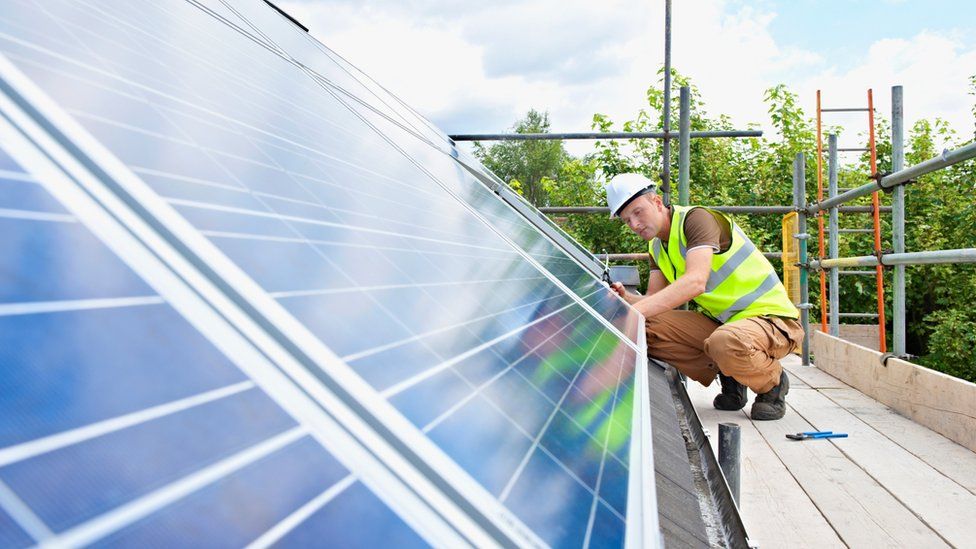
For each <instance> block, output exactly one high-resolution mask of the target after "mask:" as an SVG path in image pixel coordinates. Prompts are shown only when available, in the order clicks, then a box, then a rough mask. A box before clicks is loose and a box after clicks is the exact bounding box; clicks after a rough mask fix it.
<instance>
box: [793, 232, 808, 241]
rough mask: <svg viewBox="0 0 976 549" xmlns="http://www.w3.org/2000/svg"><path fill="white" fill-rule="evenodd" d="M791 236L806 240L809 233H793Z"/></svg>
mask: <svg viewBox="0 0 976 549" xmlns="http://www.w3.org/2000/svg"><path fill="white" fill-rule="evenodd" d="M793 238H795V239H797V240H807V239H809V238H810V235H809V233H796V234H795V235H793Z"/></svg>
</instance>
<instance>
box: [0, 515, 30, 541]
mask: <svg viewBox="0 0 976 549" xmlns="http://www.w3.org/2000/svg"><path fill="white" fill-rule="evenodd" d="M31 545H34V540H33V539H32V538H31V537H30V536H29V535H27V532H25V531H24V530H23V529H22V528H21V527H20V525H18V524H17V523H16V522H15V521H14V519H12V518H10V515H8V514H7V513H4V512H3V510H2V509H0V547H29V546H31Z"/></svg>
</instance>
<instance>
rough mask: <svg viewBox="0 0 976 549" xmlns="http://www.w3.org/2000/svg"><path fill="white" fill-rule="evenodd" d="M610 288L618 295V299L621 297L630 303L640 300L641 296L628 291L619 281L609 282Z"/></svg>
mask: <svg viewBox="0 0 976 549" xmlns="http://www.w3.org/2000/svg"><path fill="white" fill-rule="evenodd" d="M610 289H611V290H613V291H614V293H616V294H617V295H618V296H620V299H623V300H624V301H626V302H627V303H630V304H631V305H633V304H634V303H637V302H638V301H640V300H641V296H639V295H637V294H632V293H630V292H628V291H627V288H624V285H623V284H621V283H619V282H614V283H613V284H611V285H610Z"/></svg>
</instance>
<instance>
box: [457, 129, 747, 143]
mask: <svg viewBox="0 0 976 549" xmlns="http://www.w3.org/2000/svg"><path fill="white" fill-rule="evenodd" d="M762 135H763V132H762V130H705V131H697V132H690V133H689V134H688V137H689V138H691V139H715V138H720V137H762ZM448 137H450V138H451V139H452V140H453V141H455V142H460V141H574V140H576V141H578V140H584V139H593V140H601V139H664V138H665V137H667V138H669V139H673V138H675V137H678V138H680V134H676V133H674V132H668V133H667V134H665V132H568V133H466V134H455V135H449V136H448Z"/></svg>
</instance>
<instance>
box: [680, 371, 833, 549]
mask: <svg viewBox="0 0 976 549" xmlns="http://www.w3.org/2000/svg"><path fill="white" fill-rule="evenodd" d="M717 393H718V389H717V387H716V385H712V386H711V387H709V388H705V387H702V386H701V385H699V384H698V383H695V382H693V381H692V382H690V383H689V384H688V396H689V397H690V398H691V401H692V403H693V404H694V405H695V409H696V411H697V412H698V415H699V417H700V418H701V421H702V425H703V426H704V427H705V428H706V429H708V430H709V433H710V434H711V437H710V440H711V442H712V448H713V450H717V445H718V442H717V440H718V423H719V422H734V423H738V424H739V427H740V443H741V452H742V454H741V459H742V462H741V469H740V486H741V494H740V505H739V507H740V514H741V516H742V521H743V523H744V524H745V526H746V531H747V532H748V533H749V539H750V541H751V542H752V543H754V544H757V545H758V546H759V547H796V548H805V547H818V548H819V547H844V544H843V543H842V542H841V540H840V538H839V537H837V533H836V532H834V530H833V529H832V528H831V527H830V525H829V524H828V523H827V521H826V519H824V517H823V515H822V514H821V513H820V511H819V510H818V509H817V507H816V506H815V505H814V504H813V502H811V501H810V498H809V497H808V496H807V494H806V492H804V491H803V488H801V487H800V485H799V484H797V482H796V479H794V478H793V476H792V475H791V474H790V472H789V471H788V470H787V469H786V466H785V465H783V462H782V461H780V460H779V458H778V457H777V456H776V454H775V453H773V451H772V450H771V449H770V448H769V446H768V445H767V444H766V442H765V440H764V439H763V438H762V436H761V435H760V434H759V431H757V430H756V428H755V427H754V426H753V424H752V422H751V421H750V420H749V418H748V416H747V415H746V414H745V413H744V412H741V411H740V412H725V411H721V410H716V409H715V408H713V407H712V399H713V398H714V397H715V395H716V394H717ZM746 410H748V406H746Z"/></svg>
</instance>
